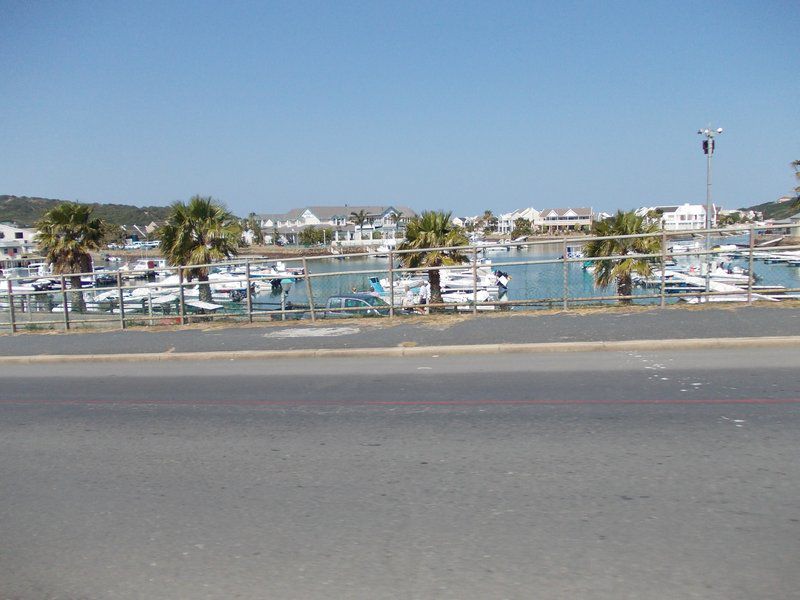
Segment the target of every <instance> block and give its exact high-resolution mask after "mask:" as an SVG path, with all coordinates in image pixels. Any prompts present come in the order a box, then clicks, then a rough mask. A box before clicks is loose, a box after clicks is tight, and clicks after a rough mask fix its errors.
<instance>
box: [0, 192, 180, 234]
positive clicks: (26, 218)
mask: <svg viewBox="0 0 800 600" xmlns="http://www.w3.org/2000/svg"><path fill="white" fill-rule="evenodd" d="M61 202H65V200H53V199H50V198H30V197H27V196H0V221H13V222H15V223H18V224H19V225H20V226H22V227H33V226H34V225H35V224H36V221H38V220H39V219H40V218H41V217H42V215H44V213H46V212H47V211H48V210H50V209H51V208H53V207H54V206H56V205H58V204H60V203H61ZM89 206H91V207H92V208H93V209H94V216H95V217H97V218H99V219H103V220H104V221H106V222H108V223H114V224H116V225H133V224H136V225H148V224H149V223H150V222H152V221H163V220H164V219H166V218H167V215H168V214H169V207H168V206H142V207H139V206H132V205H129V204H98V203H92V204H90V205H89Z"/></svg>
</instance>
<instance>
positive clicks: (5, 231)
mask: <svg viewBox="0 0 800 600" xmlns="http://www.w3.org/2000/svg"><path fill="white" fill-rule="evenodd" d="M35 238H36V230H35V229H32V228H29V227H17V225H16V224H15V223H9V222H7V221H6V222H3V223H0V257H3V258H11V259H14V258H18V257H21V256H23V255H28V254H35V253H36V239H35Z"/></svg>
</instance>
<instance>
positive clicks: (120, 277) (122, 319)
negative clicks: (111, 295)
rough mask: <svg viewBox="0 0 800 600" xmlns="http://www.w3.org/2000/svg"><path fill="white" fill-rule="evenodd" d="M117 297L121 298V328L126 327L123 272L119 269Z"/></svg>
mask: <svg viewBox="0 0 800 600" xmlns="http://www.w3.org/2000/svg"><path fill="white" fill-rule="evenodd" d="M117 297H118V298H119V328H120V329H125V300H124V299H123V297H122V273H120V272H119V271H117Z"/></svg>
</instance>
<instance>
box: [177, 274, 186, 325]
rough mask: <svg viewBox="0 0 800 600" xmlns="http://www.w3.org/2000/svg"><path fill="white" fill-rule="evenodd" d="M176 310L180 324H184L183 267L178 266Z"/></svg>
mask: <svg viewBox="0 0 800 600" xmlns="http://www.w3.org/2000/svg"><path fill="white" fill-rule="evenodd" d="M178 311H179V313H180V317H181V325H186V299H185V298H184V297H183V267H182V266H178Z"/></svg>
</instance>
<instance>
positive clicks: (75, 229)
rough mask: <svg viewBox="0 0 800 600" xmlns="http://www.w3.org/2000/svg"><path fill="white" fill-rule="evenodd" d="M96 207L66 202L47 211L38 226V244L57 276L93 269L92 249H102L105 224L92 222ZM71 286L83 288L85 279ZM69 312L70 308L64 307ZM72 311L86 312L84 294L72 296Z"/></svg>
mask: <svg viewBox="0 0 800 600" xmlns="http://www.w3.org/2000/svg"><path fill="white" fill-rule="evenodd" d="M91 217H92V208H91V207H90V206H87V205H85V204H76V203H74V202H64V203H63V204H59V205H58V206H56V207H55V208H52V209H50V210H49V211H47V212H46V213H45V214H44V216H43V217H42V218H41V219H40V220H39V222H37V223H36V228H37V229H38V230H39V231H38V233H37V234H36V241H37V242H38V244H39V248H40V249H41V251H42V252H43V253H44V255H45V257H46V259H47V262H48V263H49V264H51V265H52V266H53V273H60V274H65V273H88V272H89V271H91V270H92V256H91V254H89V252H90V251H91V250H98V249H99V248H100V244H101V241H102V239H103V234H104V232H105V225H104V223H103V221H101V220H100V219H92V218H91ZM70 287H71V288H72V289H74V290H80V288H81V276H80V275H72V276H71V277H70ZM64 310H67V307H66V306H65V307H64ZM72 310H74V311H75V312H79V313H80V312H84V311H85V310H86V302H85V300H84V298H83V293H81V292H80V291H77V292H75V293H74V294H73V295H72Z"/></svg>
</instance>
